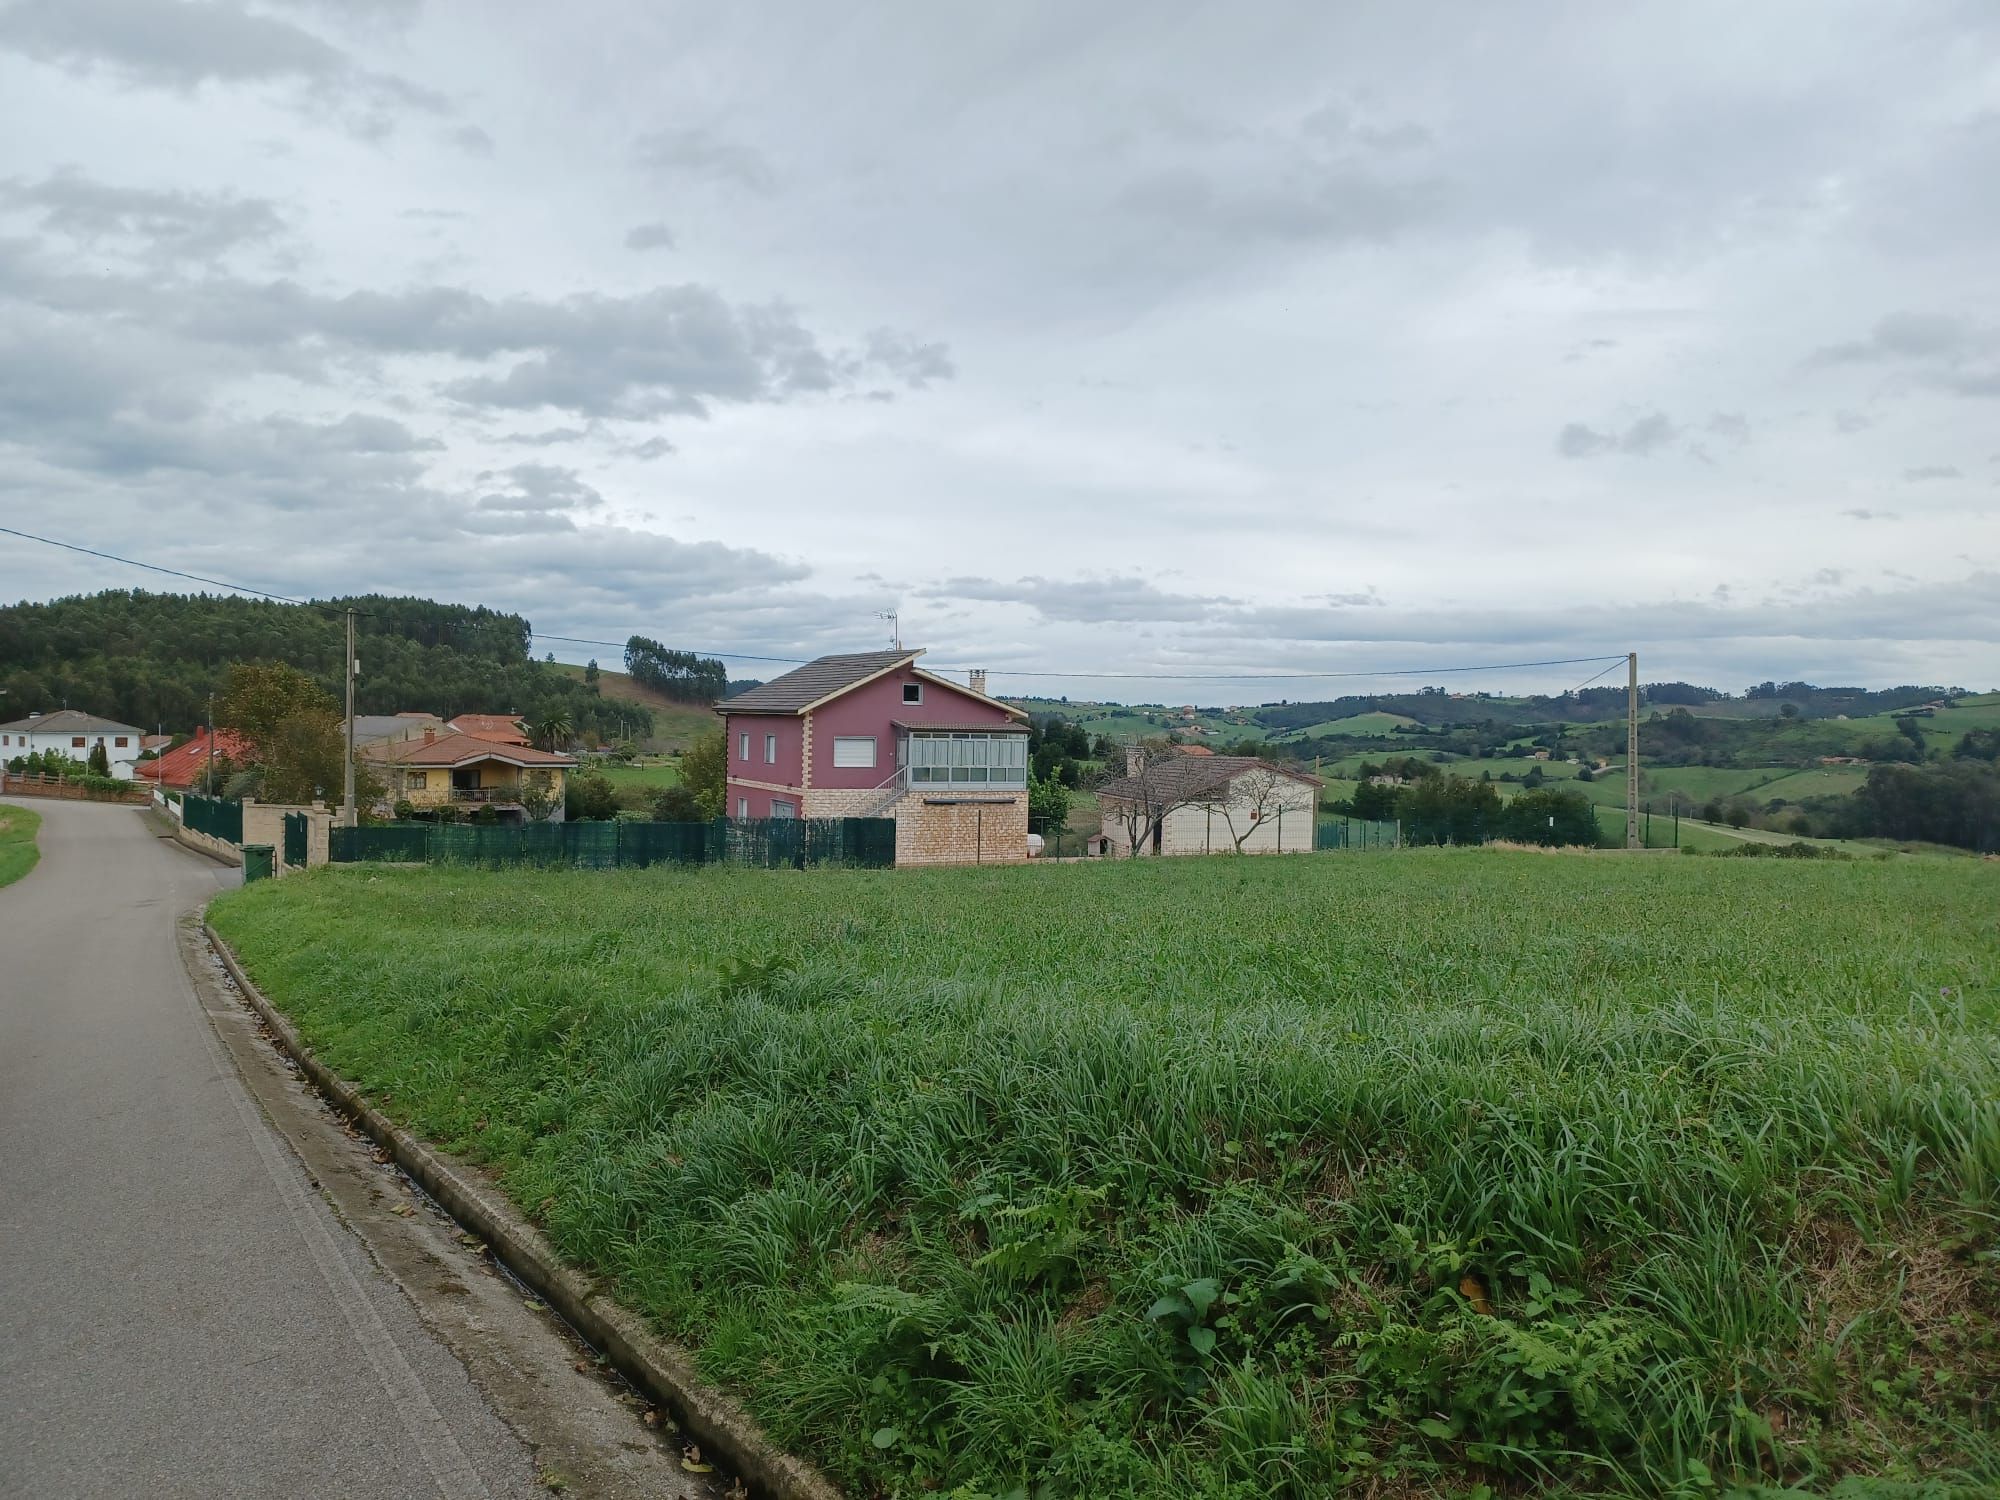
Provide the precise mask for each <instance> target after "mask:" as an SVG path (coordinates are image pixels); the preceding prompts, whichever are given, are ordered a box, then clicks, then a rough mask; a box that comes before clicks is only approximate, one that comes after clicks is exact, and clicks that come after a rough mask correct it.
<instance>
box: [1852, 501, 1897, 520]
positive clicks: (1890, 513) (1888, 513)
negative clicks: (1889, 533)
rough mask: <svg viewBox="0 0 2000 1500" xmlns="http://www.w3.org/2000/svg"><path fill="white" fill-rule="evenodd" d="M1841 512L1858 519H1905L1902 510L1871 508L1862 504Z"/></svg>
mask: <svg viewBox="0 0 2000 1500" xmlns="http://www.w3.org/2000/svg"><path fill="white" fill-rule="evenodd" d="M1841 514H1842V515H1843V516H1849V517H1852V518H1853V519H1854V520H1856V521H1900V520H1902V519H1903V515H1902V512H1901V511H1894V510H1870V509H1869V508H1868V507H1866V506H1861V505H1857V506H1854V507H1853V508H1852V509H1849V510H1844V511H1842V512H1841Z"/></svg>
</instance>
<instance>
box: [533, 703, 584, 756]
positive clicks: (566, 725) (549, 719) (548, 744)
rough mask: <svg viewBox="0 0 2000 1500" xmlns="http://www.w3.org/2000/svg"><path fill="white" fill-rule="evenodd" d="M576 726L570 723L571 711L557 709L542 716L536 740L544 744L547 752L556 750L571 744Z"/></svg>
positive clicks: (537, 726) (537, 727)
mask: <svg viewBox="0 0 2000 1500" xmlns="http://www.w3.org/2000/svg"><path fill="white" fill-rule="evenodd" d="M575 732H576V726H575V725H574V724H572V723H571V722H570V717H569V710H568V709H564V708H558V709H555V710H553V711H551V712H549V713H546V714H543V715H542V721H541V723H539V724H537V725H536V726H535V738H536V739H538V740H540V741H541V742H542V748H543V749H545V750H556V749H559V748H560V747H561V746H563V745H566V744H568V743H569V740H570V736H571V735H572V734H574V733H575Z"/></svg>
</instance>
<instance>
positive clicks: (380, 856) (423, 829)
mask: <svg viewBox="0 0 2000 1500" xmlns="http://www.w3.org/2000/svg"><path fill="white" fill-rule="evenodd" d="M430 832H431V825H430V824H429V823H375V824H371V825H370V826H369V827H366V828H329V829H328V830H327V834H326V857H327V858H328V859H329V860H331V861H333V862H334V863H335V864H358V863H360V862H362V861H364V860H367V861H386V862H390V863H400V864H419V865H420V864H422V863H423V862H424V861H425V859H427V858H428V857H429V853H428V848H427V841H428V836H429V834H430Z"/></svg>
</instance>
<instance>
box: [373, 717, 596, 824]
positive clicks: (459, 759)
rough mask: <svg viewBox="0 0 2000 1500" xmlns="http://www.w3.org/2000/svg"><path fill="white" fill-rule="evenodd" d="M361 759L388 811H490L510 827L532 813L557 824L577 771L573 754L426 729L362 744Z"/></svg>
mask: <svg viewBox="0 0 2000 1500" xmlns="http://www.w3.org/2000/svg"><path fill="white" fill-rule="evenodd" d="M360 754H361V756H362V758H363V759H364V760H366V761H367V762H368V763H369V765H370V766H371V768H372V769H373V770H374V772H375V775H376V777H377V778H378V779H379V780H380V781H381V782H382V785H383V789H384V795H383V800H384V801H385V802H387V803H388V804H389V805H390V806H391V807H394V806H396V805H397V804H399V803H408V804H409V805H410V807H412V808H413V809H415V810H416V811H418V812H435V811H437V810H438V809H440V808H445V807H452V808H458V809H461V810H463V811H466V812H472V811H476V810H477V809H479V808H481V807H490V808H492V809H493V810H494V811H495V812H496V813H498V814H499V815H500V817H501V819H502V820H503V821H505V822H509V823H520V822H525V821H527V820H528V819H529V818H530V817H531V816H544V817H547V818H548V819H550V820H551V821H557V822H559V821H561V819H562V815H563V778H564V776H565V775H566V774H567V773H568V772H570V771H573V770H575V769H576V761H575V759H574V758H573V757H571V756H567V755H554V754H551V753H550V752H548V751H546V750H537V749H535V748H534V747H533V746H531V745H506V744H501V743H499V742H498V741H495V740H485V739H480V738H478V737H476V736H474V735H470V734H451V733H446V734H439V733H438V732H437V731H436V730H434V729H426V730H425V731H424V735H423V738H422V739H408V740H400V741H395V742H392V743H381V744H374V745H364V746H362V747H361V751H360ZM543 809H546V811H544V810H543Z"/></svg>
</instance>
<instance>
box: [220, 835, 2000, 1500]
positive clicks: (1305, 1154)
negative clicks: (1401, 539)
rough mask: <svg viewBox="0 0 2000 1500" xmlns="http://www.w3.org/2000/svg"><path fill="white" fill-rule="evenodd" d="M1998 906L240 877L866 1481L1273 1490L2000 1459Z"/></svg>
mask: <svg viewBox="0 0 2000 1500" xmlns="http://www.w3.org/2000/svg"><path fill="white" fill-rule="evenodd" d="M1996 910H2000V869H1993V868H1989V867H1986V866H1982V865H1977V864H1973V863H1971V862H1962V863H1961V862H1944V861H1937V862H1930V861H1907V862H1901V863H1896V864H1876V863H1872V862H1871V863H1863V864H1817V863H1803V864H1792V863H1790V862H1778V861H1749V860H1746V861H1740V862H1739V861H1717V860H1619V859H1612V858H1602V859H1599V858H1578V859H1544V858H1534V857H1531V856H1527V855H1509V854H1504V853H1497V852H1487V851H1448V850H1440V851H1411V852H1405V853H1400V854H1395V855H1388V856H1382V857H1377V858H1366V857H1361V858H1345V859H1333V858H1326V859H1311V858H1298V859H1267V860H1229V859H1222V858H1218V859H1211V860H1179V861H1158V862H1151V861H1147V862H1139V863H1136V864H1125V863H1121V864H1112V865H1104V864H1085V865H1077V866H1058V867H1051V868H1047V869H1040V868H1014V869H1007V870H986V871H978V870H952V871H929V872H919V871H881V872H862V871H832V870H829V871H814V872H806V873H798V874H794V873H791V872H784V873H777V874H772V873H768V872H760V871H741V870H724V869H717V870H704V871H697V872H680V871H660V870H655V871H630V872H619V873H613V874H588V873H539V872H507V873H484V872H473V871H458V870H449V869H442V868H440V869H419V870H399V869H391V868H386V867H378V868H369V867H357V868H354V869H349V870H340V871H323V872H318V873H315V874H314V875H311V876H308V877H296V878H293V879H291V880H286V881H280V882H264V883H259V884H257V885H254V886H250V887H247V888H245V889H243V890H241V891H240V892H234V893H231V894H229V895H228V896H226V897H223V898H221V899H219V900H218V901H217V902H216V903H215V905H214V908H213V910H212V913H211V916H212V920H213V921H214V923H215V925H216V927H217V928H218V930H219V931H221V932H222V934H223V935H224V936H225V937H226V938H227V939H228V940H229V941H230V942H231V943H232V944H234V945H235V946H236V948H237V950H238V952H239V953H240V954H241V955H242V957H243V959H244V961H245V962H246V964H247V965H248V967H249V968H250V970H251V972H252V973H253V974H254V975H255V976H256V977H257V978H258V980H259V982H260V983H261V984H263V985H264V986H265V987H266V990H267V993H269V994H270V995H271V997H272V999H273V1000H274V1001H275V1002H276V1003H277V1004H279V1005H280V1006H282V1007H283V1008H284V1009H286V1010H287V1011H288V1012H289V1013H290V1014H291V1015H292V1016H293V1017H294V1018H295V1019H296V1020H297V1022H298V1023H299V1025H300V1027H301V1029H302V1030H303V1031H304V1033H305V1035H306V1036H307V1038H308V1040H309V1041H311V1042H312V1044H313V1045H314V1046H316V1047H318V1048H319V1049H321V1053H322V1055H323V1056H324V1057H325V1058H326V1060H327V1061H328V1063H329V1064H330V1065H331V1066H333V1067H335V1068H337V1069H338V1070H339V1071H341V1072H342V1073H344V1074H345V1075H346V1076H348V1077H350V1078H352V1079H354V1080H356V1081H357V1082H358V1083H359V1084H360V1085H361V1086H362V1087H363V1089H364V1090H365V1091H366V1092H367V1093H368V1094H369V1095H370V1096H371V1097H372V1098H373V1099H374V1100H375V1101H376V1102H377V1103H378V1104H380V1105H381V1107H383V1108H384V1109H385V1110H386V1111H387V1112H388V1113H390V1114H391V1115H392V1116H395V1117H396V1118H398V1119H399V1120H401V1121H403V1122H404V1123H406V1124H408V1125H410V1126H412V1127H414V1128H415V1129H417V1130H418V1131H420V1132H422V1133H424V1134H426V1135H428V1136H430V1137H431V1138H433V1139H435V1140H438V1141H441V1142H443V1143H445V1144H446V1145H448V1146H450V1147H452V1148H454V1149H456V1150H459V1151H463V1152H466V1153H468V1154H470V1155H471V1156H473V1157H474V1158H475V1159H477V1160H480V1161H483V1162H485V1163H487V1164H488V1165H490V1166H491V1167H492V1168H493V1170H494V1171H495V1173H496V1175H497V1176H498V1178H499V1180H500V1182H501V1183H502V1184H503V1185H504V1186H505V1188H506V1190H507V1191H508V1192H509V1193H510V1194H511V1195H512V1197H513V1198H514V1200H515V1202H516V1203H517V1204H519V1205H521V1206H522V1208H523V1209H524V1210H525V1211H527V1212H528V1213H529V1214H531V1215H532V1216H533V1217H535V1218H536V1220H537V1221H538V1222H539V1223H540V1224H541V1225H542V1226H543V1227H544V1228H545V1230H546V1231H547V1232H548V1234H549V1235H550V1237H551V1239H552V1240H553V1242H554V1243H555V1244H556V1245H557V1247H558V1248H559V1249H560V1250H561V1251H562V1253H564V1254H565V1255H567V1256H569V1257H571V1258H572V1259H574V1260H575V1261H577V1262H578V1263H580V1264H583V1265H586V1266H589V1267H591V1268H593V1269H595V1270H598V1271H600V1272H603V1273H605V1274H608V1275H610V1276H612V1277H614V1278H616V1280H617V1281H618V1283H619V1285H620V1288H621V1295H622V1296H623V1297H624V1298H625V1299H626V1300H627V1301H628V1302H630V1303H631V1304H632V1305H634V1306H636V1307H638V1308H640V1309H642V1310H643V1311H645V1312H646V1313H648V1314H649V1315H651V1316H652V1317H653V1318H654V1319H656V1320H657V1322H658V1323H659V1324H660V1326H661V1327H662V1328H663V1329H664V1330H665V1331H667V1332H668V1333H670V1334H672V1335H673V1336H675V1337H677V1338H679V1339H680V1340H682V1341H683V1342H685V1343H686V1344H688V1345H689V1346H690V1347H692V1348H694V1349H695V1350H697V1351H698V1354H699V1358H700V1360H701V1362H702V1366H703V1368H704V1370H705V1371H706V1372H707V1373H708V1374H709V1375H710V1376H711V1377H712V1378H714V1379H717V1380H719V1381H721V1382H723V1383H725V1384H727V1385H729V1386H731V1387H732V1388H734V1389H735V1390H736V1391H738V1392H739V1393H740V1394H741V1395H742V1396H743V1397H744V1398H745V1399H746V1401H747V1403H748V1404H749V1405H750V1406H751V1407H752V1408H753V1409H754V1410H755V1411H756V1412H757V1413H758V1415H759V1416H760V1418H761V1419H762V1420H763V1421H764V1422H765V1423H766V1424H767V1426H768V1427H769V1429H770V1430H771V1432H772V1434H773V1436H774V1437H775V1438H777V1440H779V1441H780V1442H783V1443H785V1444H787V1445H788V1446H791V1447H793V1448H794V1449H796V1450H797V1451H800V1452H802V1453H805V1454H807V1455H809V1456H810V1457H812V1458H814V1459H816V1460H817V1461H818V1462H820V1463H821V1464H822V1465H824V1466H825V1467H826V1468H827V1470H828V1471H829V1472H830V1473H831V1474H832V1475H833V1476H834V1477H835V1478H836V1479H837V1480H839V1481H840V1482H841V1483H843V1484H844V1485H846V1486H847V1487H848V1488H849V1490H850V1491H851V1492H852V1493H854V1494H856V1495H871V1496H872V1495H883V1496H915V1495H920V1494H931V1495H938V1494H945V1495H956V1496H959V1497H961V1500H969V1497H972V1496H976V1495H989V1496H1003V1495H1008V1494H1013V1493H1018V1494H1022V1495H1027V1494H1031V1493H1032V1494H1033V1495H1036V1496H1043V1495H1047V1496H1078V1497H1082V1496H1090V1497H1110V1496H1147V1497H1155V1496H1157V1497H1166V1496H1176V1497H1185V1496H1200V1497H1213V1500H1250V1497H1262V1496H1294V1497H1306V1496H1321V1495H1326V1494H1329V1493H1332V1492H1334V1491H1335V1490H1337V1489H1339V1488H1340V1487H1342V1486H1345V1485H1354V1486H1358V1487H1360V1488H1361V1489H1362V1491H1363V1492H1367V1493H1373V1494H1378V1495H1400V1494H1472V1493H1476V1492H1477V1491H1478V1487H1479V1486H1481V1485H1485V1486H1490V1487H1491V1488H1492V1490H1493V1491H1494V1492H1497V1493H1517V1494H1531V1493H1532V1494H1626V1495H1662V1494H1682V1495H1688V1496H1694V1495H1698V1494H1709V1493H1715V1492H1718V1491H1719V1490H1721V1489H1723V1488H1726V1487H1727V1486H1730V1485H1734V1484H1742V1485H1769V1486H1776V1485H1780V1484H1787V1485H1791V1484H1796V1485H1803V1486H1808V1487H1825V1486H1830V1485H1832V1484H1834V1483H1836V1482H1837V1481H1839V1480H1841V1479H1842V1478H1843V1477H1844V1476H1865V1477H1867V1478H1868V1479H1869V1480H1870V1481H1871V1482H1870V1485H1869V1487H1868V1489H1867V1490H1866V1493H1868V1494H1871V1495H1881V1496H1887V1495H1895V1494H1903V1493H1907V1494H1909V1495H1912V1496H1914V1495H1918V1494H1924V1495H1948V1494H1953V1493H1963V1494H1966V1495H1972V1494H1986V1493H1991V1492H1992V1486H1994V1485H1995V1484H1996V1483H2000V1454H1997V1453H1996V1450H1995V1444H1994V1431H1993V1422H1992V1413H1991V1408H1990V1393H1991V1391H1992V1390H1993V1389H1995V1388H1996V1386H2000V1306H1996V1291H1995V1281H1996V1277H1995V1264H1994V1254H1995V1243H1996V1241H1995V1223H1996V1217H1995V1215H1996V1204H1997V1201H2000V1188H1996V1182H2000V1102H1996V1101H2000V1026H1996V1024H1995V1023H1996V1022H2000V988H1996V980H2000V932H1996V927H1995V922H1994V917H1993V913H1994V912H1995V911H1996ZM1904 1483H1907V1484H1909V1485H1910V1486H1912V1488H1909V1489H1907V1490H1904V1489H1901V1488H1899V1487H1898V1486H1900V1485H1902V1484H1904ZM1920 1483H1921V1484H1925V1485H1930V1486H1933V1487H1932V1488H1927V1489H1921V1490H1920V1489H1918V1488H1915V1487H1914V1486H1916V1485H1918V1484H1920Z"/></svg>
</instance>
